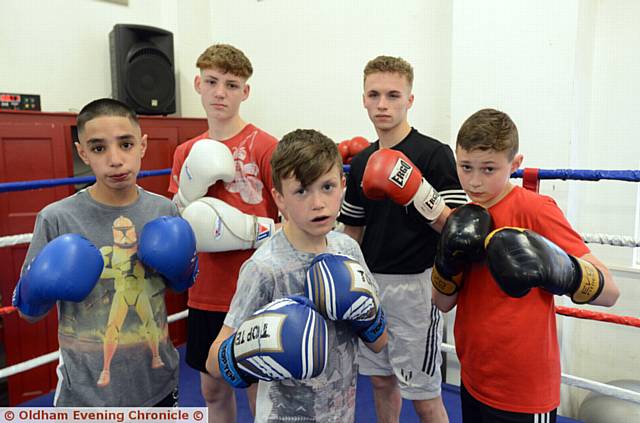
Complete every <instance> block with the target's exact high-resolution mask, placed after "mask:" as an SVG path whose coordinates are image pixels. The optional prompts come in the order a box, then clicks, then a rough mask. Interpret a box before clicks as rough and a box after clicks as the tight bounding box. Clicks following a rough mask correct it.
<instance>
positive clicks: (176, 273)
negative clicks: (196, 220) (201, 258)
mask: <svg viewBox="0 0 640 423" xmlns="http://www.w3.org/2000/svg"><path fill="white" fill-rule="evenodd" d="M138 258H139V259H140V261H141V262H142V263H144V264H145V265H147V266H149V267H151V268H152V269H154V270H155V271H156V272H158V273H160V274H161V275H162V276H164V277H165V279H166V280H167V283H168V285H169V287H170V288H171V289H173V290H174V291H176V292H182V291H184V290H185V289H187V288H190V287H191V286H192V285H193V283H194V282H195V280H196V276H197V274H198V255H197V252H196V237H195V235H194V234H193V230H192V229H191V226H190V225H189V222H187V221H186V220H184V219H183V218H181V217H177V216H160V217H158V218H156V219H153V220H152V221H150V222H148V223H147V224H146V225H144V227H143V228H142V232H141V233H140V240H139V242H138Z"/></svg>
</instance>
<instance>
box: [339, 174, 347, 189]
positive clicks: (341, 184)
mask: <svg viewBox="0 0 640 423" xmlns="http://www.w3.org/2000/svg"><path fill="white" fill-rule="evenodd" d="M340 186H341V187H342V189H345V188H346V186H347V177H346V176H344V173H343V174H342V178H340Z"/></svg>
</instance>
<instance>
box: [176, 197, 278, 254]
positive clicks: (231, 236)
mask: <svg viewBox="0 0 640 423" xmlns="http://www.w3.org/2000/svg"><path fill="white" fill-rule="evenodd" d="M182 217H183V218H184V219H185V220H186V221H187V222H189V224H191V228H192V229H193V232H194V233H195V235H196V249H197V250H198V251H200V252H208V253H217V252H220V251H234V250H249V249H251V248H258V247H259V246H260V245H261V244H262V243H263V242H265V241H266V240H268V239H269V238H271V237H272V236H273V233H274V231H275V223H274V221H273V219H269V218H268V217H258V216H253V215H250V214H244V213H242V212H241V211H240V210H238V209H236V208H235V207H233V206H230V205H229V204H227V203H225V202H224V201H222V200H219V199H217V198H211V197H204V198H200V199H198V200H196V201H194V202H192V203H191V204H189V205H188V206H187V207H186V208H185V209H184V210H183V211H182Z"/></svg>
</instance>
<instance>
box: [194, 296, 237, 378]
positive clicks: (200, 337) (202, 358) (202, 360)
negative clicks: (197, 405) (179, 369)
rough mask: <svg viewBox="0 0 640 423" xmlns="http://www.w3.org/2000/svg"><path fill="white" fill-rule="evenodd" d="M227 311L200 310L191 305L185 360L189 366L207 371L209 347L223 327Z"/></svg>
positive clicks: (203, 371)
mask: <svg viewBox="0 0 640 423" xmlns="http://www.w3.org/2000/svg"><path fill="white" fill-rule="evenodd" d="M226 315H227V313H223V312H221V311H206V310H198V309H195V308H191V307H189V315H188V316H187V353H186V355H185V361H186V362H187V364H188V365H189V367H191V368H193V369H196V370H198V371H200V372H202V373H207V367H206V363H207V356H208V355H209V348H210V347H211V344H212V343H213V341H215V339H216V337H217V336H218V332H220V329H222V325H223V323H224V318H225V316H226Z"/></svg>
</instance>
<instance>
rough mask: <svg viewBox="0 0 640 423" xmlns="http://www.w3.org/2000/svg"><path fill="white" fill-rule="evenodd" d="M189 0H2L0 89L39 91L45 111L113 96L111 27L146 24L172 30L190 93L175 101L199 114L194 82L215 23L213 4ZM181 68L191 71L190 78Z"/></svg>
mask: <svg viewBox="0 0 640 423" xmlns="http://www.w3.org/2000/svg"><path fill="white" fill-rule="evenodd" d="M191 3H193V4H192V5H191V6H190V7H189V8H184V7H177V4H178V0H135V1H134V0H132V1H129V5H128V6H123V5H119V4H115V3H110V2H106V1H99V0H47V1H40V0H2V1H0V16H1V17H2V21H3V24H2V25H0V52H2V54H0V90H1V91H2V92H16V93H28V94H40V95H41V102H42V109H43V111H50V112H66V111H78V110H79V109H80V108H81V107H82V106H83V105H84V104H86V103H88V102H89V101H91V100H93V99H95V98H99V97H108V96H110V95H111V73H110V68H109V66H110V63H109V38H108V34H109V32H110V31H111V29H112V28H113V25H115V24H116V23H132V24H139V25H149V26H155V27H159V28H163V29H166V30H168V31H171V32H173V33H174V44H175V45H174V49H175V60H176V67H177V71H178V72H177V74H178V75H177V76H178V81H179V82H180V85H179V86H178V92H179V93H186V98H183V99H182V101H181V99H179V101H178V103H179V106H178V107H179V108H182V109H184V110H185V111H187V112H188V113H189V114H193V116H200V117H201V116H203V113H201V112H200V113H197V114H196V111H197V107H196V106H199V102H197V99H196V98H195V95H193V94H192V91H193V88H192V81H193V74H194V71H195V58H196V55H197V53H196V52H199V51H200V50H203V49H204V47H203V46H206V45H207V44H208V43H209V40H210V39H211V36H210V33H211V26H210V25H209V18H208V10H209V8H208V3H207V2H206V1H204V0H203V1H193V2H191ZM191 24H197V25H194V26H191ZM196 41H199V42H198V43H196ZM178 43H180V44H178ZM194 44H198V45H197V46H196V47H193V45H194ZM186 55H188V56H190V57H185V56H186ZM188 65H190V66H188ZM184 74H188V75H190V76H188V77H187V79H188V84H187V81H185V79H184V78H183V75H184ZM194 104H195V106H192V105H194Z"/></svg>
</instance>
